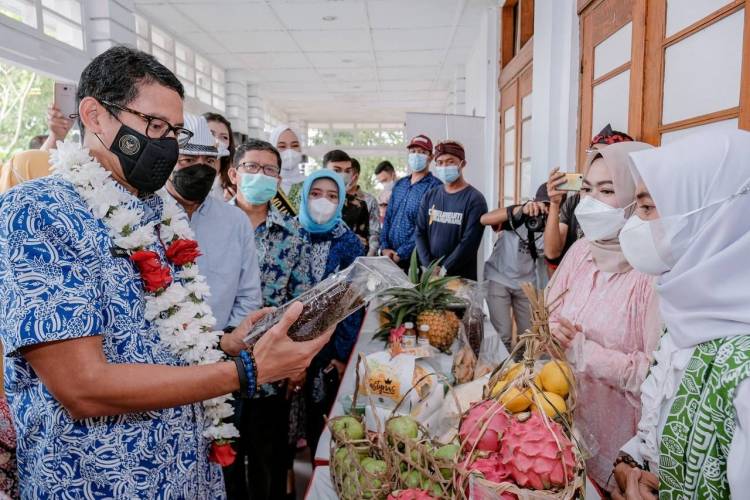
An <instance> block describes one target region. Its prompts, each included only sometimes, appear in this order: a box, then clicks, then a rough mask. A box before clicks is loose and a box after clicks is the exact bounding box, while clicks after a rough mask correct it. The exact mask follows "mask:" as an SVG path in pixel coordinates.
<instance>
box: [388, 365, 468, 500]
mask: <svg viewBox="0 0 750 500" xmlns="http://www.w3.org/2000/svg"><path fill="white" fill-rule="evenodd" d="M428 377H434V378H437V379H438V380H439V381H440V382H442V383H445V384H446V386H447V387H448V392H450V393H451V395H452V397H453V398H454V400H455V404H456V408H460V404H459V402H458V399H457V398H456V395H455V393H454V392H453V389H452V387H451V385H450V384H449V383H448V380H447V379H446V378H445V377H444V376H443V375H440V374H437V373H428V374H427V375H424V376H423V377H421V378H419V379H418V380H417V381H416V383H415V384H414V385H413V386H412V387H411V388H410V389H409V390H408V391H406V393H405V394H404V395H403V397H402V398H401V400H400V401H399V402H398V404H397V405H396V407H395V408H394V409H393V411H392V412H391V415H390V417H389V418H388V420H387V421H386V425H385V433H384V439H383V443H382V448H383V453H384V454H385V455H386V456H388V457H389V458H388V462H390V463H391V464H393V465H394V469H395V472H396V475H395V477H394V481H393V482H394V485H395V489H409V488H420V489H424V490H427V491H428V492H429V493H430V494H431V495H433V496H434V497H436V498H453V483H454V478H453V474H454V469H455V466H456V462H455V460H445V459H443V460H441V459H438V458H436V457H435V456H434V453H435V451H436V450H437V449H438V448H440V447H441V446H443V445H444V444H451V443H440V442H438V441H436V440H434V439H432V437H431V436H430V432H429V431H428V430H427V429H426V428H425V427H424V426H422V425H421V424H420V423H419V422H417V428H418V433H417V438H416V439H403V438H402V437H401V436H399V435H397V434H394V433H393V432H390V430H389V425H388V424H389V422H391V421H392V420H393V419H394V418H398V417H399V416H400V415H396V412H397V411H398V409H399V408H400V407H401V405H402V403H403V402H404V401H406V400H407V398H408V396H409V394H410V393H411V391H412V390H414V389H415V388H417V387H419V385H420V384H421V383H422V382H423V381H424V380H425V379H427V378H428ZM453 444H457V443H453ZM417 475H418V476H419V477H420V480H419V483H418V484H417V483H416V482H414V480H415V478H416V476H417Z"/></svg>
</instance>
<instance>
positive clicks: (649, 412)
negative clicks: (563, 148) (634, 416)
mask: <svg viewBox="0 0 750 500" xmlns="http://www.w3.org/2000/svg"><path fill="white" fill-rule="evenodd" d="M632 158H633V162H634V165H635V167H634V173H635V174H636V177H637V180H638V181H639V182H638V184H639V185H638V210H637V212H636V215H635V216H634V217H633V218H632V219H631V220H630V221H628V223H627V225H626V227H625V228H624V229H623V232H622V235H621V238H622V244H623V250H624V251H625V255H626V256H627V258H628V260H629V261H630V262H631V263H632V265H633V266H634V267H635V268H636V269H641V270H643V272H647V273H650V274H654V275H656V276H658V278H657V281H656V283H657V285H656V291H657V293H658V295H659V299H660V307H661V311H662V315H663V317H664V322H665V324H666V328H667V333H666V334H665V335H664V336H663V337H662V339H661V343H660V346H659V350H658V351H657V352H656V354H655V359H656V363H655V365H654V366H653V367H652V369H651V372H650V374H649V377H648V378H647V379H646V381H645V382H644V384H643V388H642V402H643V412H642V415H641V420H640V423H639V424H638V434H637V435H636V437H634V438H633V439H632V440H631V441H629V442H628V443H627V444H626V445H625V446H624V447H623V455H622V458H618V462H620V463H618V464H617V465H616V466H615V478H616V479H617V483H618V486H619V488H620V491H619V492H617V493H616V495H615V498H625V497H627V498H628V499H630V498H646V499H648V498H655V497H656V496H657V495H658V496H660V497H663V498H747V496H748V491H750V475H748V473H747V471H748V460H750V381H749V380H748V379H749V378H750V269H748V267H747V266H745V265H744V264H743V263H744V262H745V260H747V256H748V255H749V254H750V217H748V213H749V212H750V162H748V158H750V133H747V132H744V131H739V130H738V131H732V132H704V133H699V134H695V135H691V136H690V137H688V138H686V139H684V140H682V141H677V142H674V143H672V144H669V145H667V146H664V147H662V148H659V149H657V150H654V151H649V152H643V153H637V154H634V155H632ZM657 489H658V491H656V490H657Z"/></svg>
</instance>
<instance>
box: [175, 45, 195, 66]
mask: <svg viewBox="0 0 750 500" xmlns="http://www.w3.org/2000/svg"><path fill="white" fill-rule="evenodd" d="M174 55H175V57H176V58H177V59H179V60H180V61H185V62H187V63H192V61H193V51H192V50H190V49H189V48H188V47H187V46H185V45H183V44H181V43H180V42H178V41H175V42H174Z"/></svg>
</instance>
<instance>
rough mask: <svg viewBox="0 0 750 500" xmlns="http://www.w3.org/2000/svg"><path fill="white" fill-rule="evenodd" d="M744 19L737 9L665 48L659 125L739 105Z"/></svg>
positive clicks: (743, 13) (742, 11) (740, 11)
mask: <svg viewBox="0 0 750 500" xmlns="http://www.w3.org/2000/svg"><path fill="white" fill-rule="evenodd" d="M744 19H745V11H744V10H739V11H737V12H735V13H734V14H732V15H730V16H728V17H726V18H724V19H722V20H721V21H718V22H716V23H714V24H712V25H711V26H709V27H707V28H705V29H702V30H701V31H698V32H697V33H695V34H693V35H690V36H689V37H687V38H685V39H684V40H681V41H679V42H677V43H675V44H674V45H670V46H669V47H667V50H666V51H665V53H664V115H663V117H662V122H663V123H665V124H667V123H673V122H676V121H680V120H685V119H688V118H692V117H694V116H700V115H704V114H708V113H713V112H714V111H721V110H723V109H728V108H733V107H735V106H738V105H739V102H740V78H741V71H740V70H741V68H742V48H743V47H742V43H738V40H742V30H743V29H744V24H745V23H744ZM613 126H614V124H613ZM595 130H596V129H595Z"/></svg>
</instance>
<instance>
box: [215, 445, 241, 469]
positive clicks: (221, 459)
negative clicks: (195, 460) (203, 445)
mask: <svg viewBox="0 0 750 500" xmlns="http://www.w3.org/2000/svg"><path fill="white" fill-rule="evenodd" d="M236 456H237V452H236V451H234V449H233V448H232V444H231V443H230V442H228V441H221V442H220V441H214V442H213V443H211V451H210V452H209V454H208V459H209V460H210V461H212V462H214V463H217V464H219V465H221V466H222V467H226V466H228V465H232V464H233V463H234V458H235V457H236Z"/></svg>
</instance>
